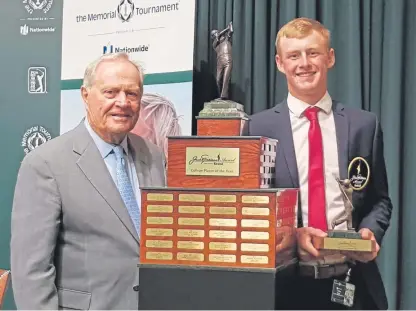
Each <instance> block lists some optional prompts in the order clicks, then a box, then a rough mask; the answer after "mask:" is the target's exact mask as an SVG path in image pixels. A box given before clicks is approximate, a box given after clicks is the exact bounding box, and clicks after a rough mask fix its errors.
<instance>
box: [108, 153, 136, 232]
mask: <svg viewBox="0 0 416 311" xmlns="http://www.w3.org/2000/svg"><path fill="white" fill-rule="evenodd" d="M113 150H114V153H115V155H116V161H117V187H118V191H120V195H121V198H122V199H123V201H124V204H125V205H126V207H127V210H128V211H129V214H130V217H131V220H132V221H133V224H134V227H135V228H136V231H137V234H138V235H139V237H140V209H139V206H138V205H137V201H136V198H135V196H134V191H133V187H132V185H131V182H130V178H129V175H128V174H127V171H126V165H125V161H124V156H123V147H121V146H116V147H114V149H113Z"/></svg>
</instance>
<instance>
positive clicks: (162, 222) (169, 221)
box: [146, 217, 173, 225]
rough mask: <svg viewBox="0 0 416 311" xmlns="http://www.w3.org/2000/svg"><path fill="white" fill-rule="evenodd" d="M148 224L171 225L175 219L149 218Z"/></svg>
mask: <svg viewBox="0 0 416 311" xmlns="http://www.w3.org/2000/svg"><path fill="white" fill-rule="evenodd" d="M146 223H147V224H149V225H171V224H173V217H147V219H146Z"/></svg>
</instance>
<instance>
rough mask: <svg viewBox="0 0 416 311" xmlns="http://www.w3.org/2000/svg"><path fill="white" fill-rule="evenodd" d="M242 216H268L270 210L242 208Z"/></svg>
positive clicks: (265, 208) (264, 208)
mask: <svg viewBox="0 0 416 311" xmlns="http://www.w3.org/2000/svg"><path fill="white" fill-rule="evenodd" d="M241 212H242V214H243V215H250V216H269V215H270V210H269V209H268V208H267V207H243V209H242V211H241Z"/></svg>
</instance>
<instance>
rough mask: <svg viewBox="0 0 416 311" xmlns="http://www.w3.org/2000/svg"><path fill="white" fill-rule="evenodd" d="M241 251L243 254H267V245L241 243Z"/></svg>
mask: <svg viewBox="0 0 416 311" xmlns="http://www.w3.org/2000/svg"><path fill="white" fill-rule="evenodd" d="M241 250H242V251H244V252H268V251H269V245H268V244H257V243H241Z"/></svg>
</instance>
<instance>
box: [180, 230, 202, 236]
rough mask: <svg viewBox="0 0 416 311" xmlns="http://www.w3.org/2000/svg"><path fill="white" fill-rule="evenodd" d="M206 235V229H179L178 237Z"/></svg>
mask: <svg viewBox="0 0 416 311" xmlns="http://www.w3.org/2000/svg"><path fill="white" fill-rule="evenodd" d="M204 235H205V232H204V230H192V229H178V237H180V238H203V237H204Z"/></svg>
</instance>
